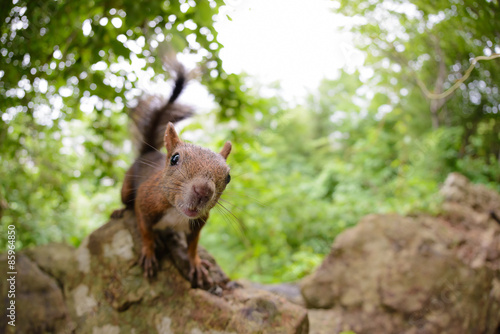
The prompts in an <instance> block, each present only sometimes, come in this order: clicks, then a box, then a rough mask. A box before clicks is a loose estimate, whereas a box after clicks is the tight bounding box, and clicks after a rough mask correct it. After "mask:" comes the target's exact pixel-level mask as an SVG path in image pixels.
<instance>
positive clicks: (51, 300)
mask: <svg viewBox="0 0 500 334" xmlns="http://www.w3.org/2000/svg"><path fill="white" fill-rule="evenodd" d="M0 270H1V272H2V273H9V272H11V271H12V270H9V269H8V266H7V256H6V255H0ZM15 272H17V274H13V275H10V274H7V278H14V279H13V280H12V281H13V282H15V285H14V286H13V292H14V294H15V298H8V292H10V291H11V290H12V289H11V288H10V284H4V282H5V281H4V280H2V284H1V293H2V296H4V298H3V301H4V304H3V307H2V308H3V309H4V310H6V309H7V307H9V304H10V300H13V301H14V302H15V304H14V305H15V311H14V314H15V319H9V318H7V314H10V311H9V312H8V313H7V314H5V315H4V316H2V317H1V318H0V332H2V333H47V332H49V333H51V332H55V333H69V332H71V329H72V328H73V325H72V323H71V321H70V318H69V316H68V314H69V312H68V308H67V306H66V304H65V302H64V296H63V293H62V291H61V289H60V288H59V286H58V285H57V281H56V280H55V279H54V278H52V277H50V276H49V275H47V274H46V273H44V272H43V271H41V270H40V268H39V267H38V266H37V265H36V264H35V263H33V262H32V261H31V260H30V259H29V258H28V257H26V256H25V255H22V254H19V255H17V257H16V268H15ZM8 303H9V304H8ZM11 320H15V322H14V324H15V327H13V326H10V325H9V324H8V321H11Z"/></svg>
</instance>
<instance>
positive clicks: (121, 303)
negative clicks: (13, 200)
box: [0, 212, 308, 334]
mask: <svg viewBox="0 0 500 334" xmlns="http://www.w3.org/2000/svg"><path fill="white" fill-rule="evenodd" d="M160 243H161V244H163V246H160V252H163V253H165V254H167V255H166V256H163V257H162V258H160V259H159V262H160V270H159V272H158V274H157V276H156V277H155V278H154V279H151V280H148V279H146V278H144V275H143V271H142V268H140V267H139V266H138V265H137V264H136V261H137V259H138V257H139V249H140V239H139V235H138V232H137V228H136V222H135V218H134V216H133V214H132V213H130V212H128V213H126V214H125V216H124V218H123V219H119V220H111V221H110V222H108V223H107V224H105V225H104V226H102V227H101V228H99V229H98V230H96V231H94V232H93V233H92V234H91V235H89V236H88V237H87V238H86V239H85V240H84V241H83V242H82V244H81V245H80V247H78V249H73V248H71V247H69V246H66V245H61V244H50V245H45V246H41V247H36V248H34V249H31V250H28V251H26V252H25V254H26V255H28V256H25V255H24V254H21V255H18V257H17V266H18V267H17V271H18V274H17V278H16V279H17V283H18V292H17V293H18V294H17V295H16V303H18V307H17V309H16V312H17V314H16V316H17V320H18V321H17V322H16V327H11V326H9V325H7V323H6V320H5V319H6V318H5V317H2V320H0V326H1V327H0V332H6V331H9V332H8V333H38V332H40V333H43V332H53V333H169V334H170V333H179V334H184V333H189V334H201V333H210V334H215V333H218V334H222V333H226V334H228V333H235V334H236V333H237V334H239V333H307V332H308V317H307V312H306V310H305V309H304V308H302V307H300V306H298V305H295V304H293V303H290V302H288V301H287V300H286V299H284V298H282V297H279V296H276V295H274V294H271V293H269V292H266V291H260V290H256V289H252V288H235V289H229V288H228V284H227V283H228V281H229V279H228V278H227V276H226V275H225V274H224V272H223V271H222V270H221V269H220V268H219V267H218V266H217V264H216V263H215V260H214V259H213V258H212V257H211V256H210V255H209V254H208V253H207V252H206V251H204V250H201V252H200V253H201V254H200V256H201V257H202V258H204V259H207V260H209V261H211V262H212V263H213V264H214V266H213V268H211V269H210V274H211V276H212V279H213V280H214V282H215V283H214V285H212V286H210V287H205V289H206V290H208V291H206V290H201V289H192V288H191V286H190V283H189V282H188V281H187V280H186V278H185V277H187V273H188V265H187V258H186V256H185V252H184V251H185V240H184V238H183V237H182V235H180V234H176V233H173V232H170V233H162V234H161V238H160ZM183 247H184V248H183ZM183 249H184V251H183ZM0 268H1V270H3V272H7V270H6V257H5V256H3V257H2V258H1V259H0ZM5 289H6V288H5V285H2V293H4V294H3V295H4V296H5V295H6V294H5V292H6V290H5ZM21 319H22V320H21ZM25 319H27V320H25Z"/></svg>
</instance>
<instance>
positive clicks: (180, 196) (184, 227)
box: [111, 62, 232, 287]
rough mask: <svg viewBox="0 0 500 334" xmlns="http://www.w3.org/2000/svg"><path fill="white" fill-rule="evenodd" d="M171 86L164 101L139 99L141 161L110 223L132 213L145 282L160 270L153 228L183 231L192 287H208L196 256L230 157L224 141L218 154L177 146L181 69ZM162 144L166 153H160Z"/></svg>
mask: <svg viewBox="0 0 500 334" xmlns="http://www.w3.org/2000/svg"><path fill="white" fill-rule="evenodd" d="M170 67H171V68H172V67H173V70H174V71H173V72H174V74H175V86H174V89H173V91H172V93H171V96H170V98H169V99H168V101H165V99H163V98H161V97H158V96H147V97H143V98H141V99H139V102H138V105H137V107H135V108H133V109H132V111H131V118H132V120H133V123H134V124H135V128H136V129H137V132H138V134H136V137H137V136H138V137H139V138H140V140H138V141H137V143H136V144H137V145H136V146H137V147H138V149H139V156H138V157H137V159H136V160H135V162H134V163H133V164H132V166H131V167H130V168H129V170H128V171H127V172H126V174H125V179H124V181H123V186H122V189H121V200H122V203H123V204H124V205H125V208H123V209H119V210H115V211H114V212H113V213H112V214H111V217H112V218H119V217H121V216H123V213H124V212H125V210H131V209H133V210H134V212H135V216H136V219H137V223H138V227H139V230H140V234H141V239H142V249H141V256H140V259H139V264H140V265H141V266H142V267H143V268H144V274H145V276H147V277H153V276H154V275H155V274H156V272H157V270H158V261H157V259H156V255H155V232H154V228H155V229H157V228H164V227H170V228H173V229H174V230H177V231H183V232H186V240H187V244H188V248H187V253H188V259H189V264H190V271H189V279H190V281H191V284H192V286H193V287H195V286H198V287H201V286H203V284H204V283H208V284H211V283H212V280H211V278H210V277H209V274H208V270H207V268H209V267H210V266H211V264H210V262H208V261H205V260H202V259H200V257H199V256H198V253H197V246H198V240H199V238H200V231H201V229H202V228H203V226H204V225H205V223H206V222H207V219H208V217H209V211H210V209H212V208H213V207H214V206H215V205H216V204H217V201H218V200H219V198H220V196H221V195H222V193H223V191H224V189H225V188H226V186H227V184H228V183H229V181H230V180H231V176H230V173H229V172H230V169H229V166H228V165H227V163H226V159H227V157H228V155H229V153H230V152H231V148H232V145H231V142H229V141H227V142H226V143H225V144H224V146H223V148H222V150H221V151H220V152H219V153H214V152H212V151H210V150H209V149H206V148H202V147H200V146H197V145H194V144H190V143H186V142H183V141H181V139H180V138H179V136H178V135H177V132H176V131H175V128H174V125H173V123H175V122H178V121H180V120H182V119H185V118H187V117H190V116H191V115H192V114H193V112H192V110H191V109H190V108H187V107H185V106H183V105H180V104H178V103H176V102H175V101H176V99H177V98H178V97H179V95H180V94H181V92H182V90H183V89H184V88H185V85H186V83H187V75H186V70H185V68H184V66H182V65H181V64H180V63H177V62H175V64H174V65H172V64H171V66H170ZM163 145H165V147H166V149H167V154H166V155H165V154H163V153H161V152H160V151H159V149H160V148H161V147H162V146H163Z"/></svg>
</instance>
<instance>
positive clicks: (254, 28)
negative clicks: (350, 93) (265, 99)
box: [214, 0, 364, 100]
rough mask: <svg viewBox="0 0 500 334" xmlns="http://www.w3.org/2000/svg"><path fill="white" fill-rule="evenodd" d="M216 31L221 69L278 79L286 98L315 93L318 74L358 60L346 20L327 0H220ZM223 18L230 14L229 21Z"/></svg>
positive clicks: (266, 79) (360, 60) (349, 66)
mask: <svg viewBox="0 0 500 334" xmlns="http://www.w3.org/2000/svg"><path fill="white" fill-rule="evenodd" d="M225 3H226V6H224V7H222V8H221V10H220V14H219V17H218V20H217V22H216V24H215V25H214V27H215V29H216V30H217V31H218V33H219V36H218V40H219V42H221V43H222V45H224V49H223V50H222V51H221V52H220V57H221V58H222V60H223V66H224V69H225V70H226V71H227V72H229V73H241V72H246V73H248V74H250V75H252V76H255V77H256V78H257V79H258V80H259V81H260V82H262V83H271V82H274V81H278V82H279V83H280V84H281V87H282V88H283V93H284V94H285V97H287V99H288V100H293V99H294V98H296V97H298V98H300V97H304V96H305V94H306V93H307V92H308V91H314V90H315V89H316V88H317V86H318V84H319V82H320V80H321V79H322V78H325V77H326V78H330V79H333V78H336V77H337V76H338V75H339V69H340V68H343V67H344V68H346V69H348V70H352V69H353V68H354V67H357V66H360V65H361V64H362V63H363V60H364V57H363V54H362V53H361V52H359V51H357V50H355V49H354V48H353V46H352V45H353V43H352V41H351V39H350V38H351V36H350V34H349V33H346V32H341V28H342V27H343V26H344V25H346V24H348V22H349V19H346V18H344V17H342V16H341V15H338V14H336V13H335V9H336V8H337V7H338V3H337V2H335V1H331V0H309V1H301V0H225ZM228 16H229V17H230V18H231V19H229V18H228Z"/></svg>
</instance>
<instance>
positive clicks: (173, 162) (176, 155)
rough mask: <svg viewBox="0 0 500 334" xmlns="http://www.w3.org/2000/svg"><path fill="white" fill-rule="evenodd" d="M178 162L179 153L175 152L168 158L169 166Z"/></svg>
mask: <svg viewBox="0 0 500 334" xmlns="http://www.w3.org/2000/svg"><path fill="white" fill-rule="evenodd" d="M178 163H179V153H175V154H174V155H172V157H171V158H170V166H175V165H177V164H178Z"/></svg>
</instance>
